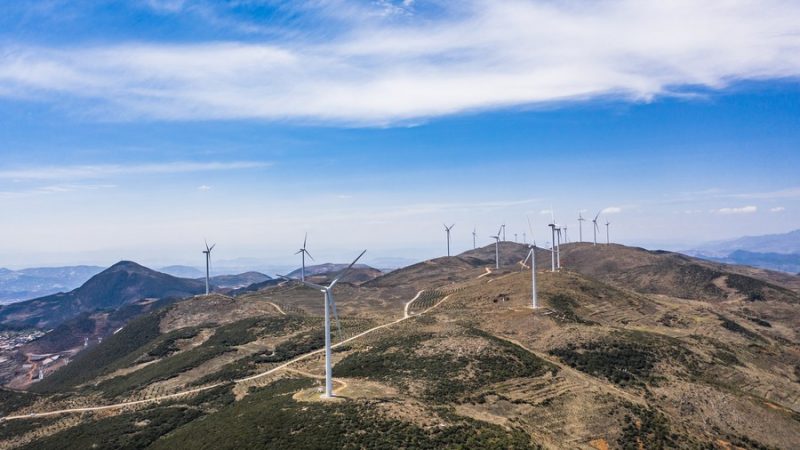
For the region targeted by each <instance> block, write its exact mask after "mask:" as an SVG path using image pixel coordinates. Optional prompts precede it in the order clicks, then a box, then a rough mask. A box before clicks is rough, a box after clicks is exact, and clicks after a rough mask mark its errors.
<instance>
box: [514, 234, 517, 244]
mask: <svg viewBox="0 0 800 450" xmlns="http://www.w3.org/2000/svg"><path fill="white" fill-rule="evenodd" d="M514 242H517V233H514Z"/></svg>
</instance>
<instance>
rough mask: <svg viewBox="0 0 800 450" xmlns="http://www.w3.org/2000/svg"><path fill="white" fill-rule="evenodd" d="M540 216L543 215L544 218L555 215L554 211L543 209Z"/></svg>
mask: <svg viewBox="0 0 800 450" xmlns="http://www.w3.org/2000/svg"><path fill="white" fill-rule="evenodd" d="M539 214H541V215H543V216H544V215H547V216H549V215H551V214H553V210H552V209H543V210H541V211H539Z"/></svg>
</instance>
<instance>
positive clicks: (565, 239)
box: [564, 225, 569, 244]
mask: <svg viewBox="0 0 800 450" xmlns="http://www.w3.org/2000/svg"><path fill="white" fill-rule="evenodd" d="M564 243H565V244H569V238H568V237H567V226H566V225H564Z"/></svg>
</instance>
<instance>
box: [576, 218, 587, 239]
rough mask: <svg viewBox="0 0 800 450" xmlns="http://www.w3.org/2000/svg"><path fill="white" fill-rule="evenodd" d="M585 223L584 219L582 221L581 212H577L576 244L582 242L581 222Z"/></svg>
mask: <svg viewBox="0 0 800 450" xmlns="http://www.w3.org/2000/svg"><path fill="white" fill-rule="evenodd" d="M585 221H586V219H584V218H583V215H581V212H580V211H578V242H583V222H585Z"/></svg>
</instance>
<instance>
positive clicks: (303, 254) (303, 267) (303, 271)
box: [295, 233, 314, 281]
mask: <svg viewBox="0 0 800 450" xmlns="http://www.w3.org/2000/svg"><path fill="white" fill-rule="evenodd" d="M307 242H308V233H306V237H305V238H303V248H301V249H300V250H298V251H297V252H295V255H297V254H300V255H301V258H302V261H303V263H302V265H301V266H300V281H306V256H308V257H309V258H311V260H312V261H313V260H314V257H312V256H311V253H308V250H306V243H307Z"/></svg>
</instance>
